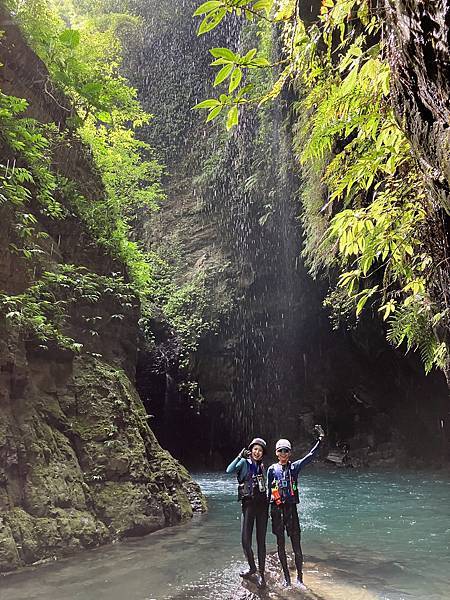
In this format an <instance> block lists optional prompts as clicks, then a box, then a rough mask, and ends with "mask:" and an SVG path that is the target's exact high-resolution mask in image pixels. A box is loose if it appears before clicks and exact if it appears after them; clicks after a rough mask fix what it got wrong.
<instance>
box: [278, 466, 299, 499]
mask: <svg viewBox="0 0 450 600" xmlns="http://www.w3.org/2000/svg"><path fill="white" fill-rule="evenodd" d="M272 469H273V482H272V489H271V499H272V501H273V502H275V504H285V503H289V504H294V503H295V504H298V502H299V497H298V484H297V480H296V479H294V478H293V477H292V470H291V464H290V463H288V465H287V467H286V469H283V466H282V465H280V464H278V463H277V464H275V465H273V466H272Z"/></svg>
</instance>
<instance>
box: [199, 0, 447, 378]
mask: <svg viewBox="0 0 450 600" xmlns="http://www.w3.org/2000/svg"><path fill="white" fill-rule="evenodd" d="M263 9H264V11H265V12H264V14H263V13H262V12H259V11H262V10H263ZM249 10H250V11H253V12H249ZM231 13H234V14H236V15H239V14H241V15H242V16H243V17H244V18H246V19H253V18H254V17H258V16H259V17H261V16H262V15H263V18H264V19H265V20H267V21H270V22H272V23H274V24H275V23H277V22H283V23H284V26H283V33H282V38H283V43H284V57H285V58H284V60H283V61H282V62H281V63H280V66H281V67H282V68H281V71H279V72H278V77H277V79H276V80H275V81H274V82H273V83H272V85H271V87H270V89H269V90H266V91H265V92H263V93H261V91H259V93H258V94H255V93H254V91H253V90H252V88H251V87H250V88H249V87H248V85H247V83H248V82H247V81H245V75H246V74H247V71H248V70H249V69H251V68H256V67H257V66H260V67H261V68H264V69H273V67H274V66H275V65H273V64H271V63H270V62H269V61H267V60H266V62H265V63H264V64H263V63H261V65H255V64H252V61H254V60H258V53H257V52H254V50H250V51H249V52H247V54H245V53H244V54H242V55H236V54H235V53H232V52H231V51H230V50H229V49H227V48H215V49H212V50H211V53H212V54H213V56H214V57H215V58H216V60H215V61H214V62H213V63H212V64H213V66H218V67H220V69H221V70H220V71H219V73H218V74H217V75H216V78H215V82H214V83H215V85H217V86H218V85H221V84H223V83H227V81H228V94H221V95H220V96H219V97H218V98H215V99H213V98H211V99H208V100H206V101H203V102H201V103H199V104H198V105H197V106H196V107H195V108H200V109H207V110H209V115H208V121H209V120H212V119H214V118H216V117H217V116H218V115H219V114H220V113H221V112H222V110H223V109H226V110H227V121H226V124H227V128H228V129H229V128H231V127H233V126H234V125H236V124H237V122H238V109H239V106H240V105H245V104H258V106H261V104H263V103H265V102H267V101H268V100H272V99H274V98H276V97H277V96H278V95H279V94H280V92H281V90H282V89H283V88H284V87H285V86H286V85H287V84H292V83H293V84H294V85H295V87H296V89H297V91H298V95H299V97H300V100H299V101H297V102H296V105H295V109H296V114H297V115H298V123H297V125H296V126H295V129H294V133H295V147H296V151H297V154H298V157H299V161H300V162H301V163H302V165H303V173H304V174H305V177H304V186H303V193H302V205H303V212H302V222H303V225H304V229H305V233H306V242H305V249H304V253H303V254H304V256H305V257H306V261H307V264H308V266H309V267H310V270H311V272H312V274H313V275H317V274H318V273H319V272H320V271H321V269H323V268H330V267H336V266H337V267H338V269H339V272H340V277H339V281H338V290H336V293H334V292H333V291H332V292H331V294H332V295H337V296H339V297H340V300H341V301H340V302H338V306H340V307H341V309H342V311H343V312H344V313H347V314H348V309H349V306H350V305H351V306H353V307H354V311H355V315H356V317H358V316H359V314H360V313H361V311H362V310H363V308H364V306H366V305H367V306H369V305H370V306H376V305H378V310H379V312H380V313H381V314H382V316H383V318H384V320H385V321H387V323H388V326H389V331H388V339H389V340H390V341H391V342H392V343H394V344H396V345H399V344H401V343H403V342H406V347H407V349H410V348H418V349H419V350H420V352H421V355H422V358H423V360H424V364H425V369H426V370H427V371H429V370H430V368H431V366H433V365H434V366H437V367H439V368H443V365H444V364H445V363H446V361H448V348H447V346H446V343H445V341H440V340H439V339H438V337H437V336H436V334H435V333H434V331H435V328H434V326H433V321H434V319H435V317H436V315H440V321H441V326H442V327H443V328H444V329H446V330H448V327H449V319H448V314H447V312H446V310H445V307H444V308H443V307H441V306H440V301H439V300H436V297H437V296H436V294H431V292H430V290H431V289H432V287H433V286H434V285H435V284H436V279H437V277H436V272H437V266H436V263H435V261H437V260H439V257H433V255H432V253H431V251H430V250H429V248H430V243H429V242H427V239H426V236H425V234H424V232H425V230H426V224H427V223H428V222H430V221H431V220H432V219H431V217H432V215H433V211H434V207H433V205H432V202H431V201H430V198H429V197H428V194H427V191H426V189H425V184H424V181H423V177H422V175H421V171H420V169H419V165H418V164H417V162H416V160H415V159H414V157H413V155H412V152H411V149H410V145H409V143H408V140H407V139H406V136H405V134H404V132H403V131H402V129H401V127H400V126H399V124H398V123H397V122H396V120H395V117H394V114H393V110H392V107H391V105H390V101H389V88H390V69H389V65H388V64H387V62H386V61H385V59H384V54H383V43H384V41H383V37H382V32H381V21H380V19H379V16H378V14H377V13H375V12H374V11H373V7H372V5H371V3H370V2H369V1H368V0H323V2H322V6H321V8H320V14H319V15H317V17H318V18H317V21H316V22H313V24H312V25H309V26H307V25H305V23H303V22H302V21H301V19H300V18H299V17H298V13H297V3H296V2H295V1H294V0H280V1H279V2H277V3H274V2H267V3H264V6H262V5H259V4H258V5H257V4H254V3H251V2H234V1H233V0H230V1H228V0H224V1H220V2H219V1H218V2H206V3H204V4H203V5H202V6H201V7H200V8H199V9H198V10H197V11H196V13H194V14H195V16H202V19H203V20H202V22H201V24H200V28H199V34H203V33H205V32H207V31H210V30H211V29H213V28H214V27H216V26H217V25H218V24H219V23H220V22H221V21H222V20H223V19H224V18H225V16H226V15H228V14H231ZM243 57H246V58H247V63H246V62H245V60H243ZM277 66H278V65H277ZM235 72H238V73H239V75H238V76H236V81H237V84H236V85H235V84H234V82H232V75H233V73H235ZM241 82H242V84H241ZM244 86H247V87H244ZM339 290H340V291H339ZM342 291H344V292H345V293H346V297H347V300H345V298H344V296H343V295H342ZM329 303H330V302H328V304H329ZM418 315H420V318H418ZM416 317H417V319H418V320H417V323H416V326H414V327H412V326H410V324H411V323H413V322H414V319H415V318H416Z"/></svg>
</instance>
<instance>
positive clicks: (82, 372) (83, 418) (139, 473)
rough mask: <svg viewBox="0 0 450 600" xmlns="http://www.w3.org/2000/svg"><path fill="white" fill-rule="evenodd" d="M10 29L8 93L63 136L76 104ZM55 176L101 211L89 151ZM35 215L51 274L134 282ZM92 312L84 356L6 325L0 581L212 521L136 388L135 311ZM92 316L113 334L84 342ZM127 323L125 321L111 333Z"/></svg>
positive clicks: (0, 372) (11, 259)
mask: <svg viewBox="0 0 450 600" xmlns="http://www.w3.org/2000/svg"><path fill="white" fill-rule="evenodd" d="M0 29H1V30H2V31H5V32H6V33H5V35H4V36H3V37H2V45H1V59H2V60H1V62H2V63H5V68H4V69H0V78H2V81H1V84H2V90H3V91H5V92H6V93H8V94H16V95H17V96H20V97H26V98H27V100H28V102H29V103H30V108H29V110H28V115H29V116H31V117H34V118H37V119H39V120H41V121H44V122H53V121H57V122H58V121H60V125H61V127H62V128H64V123H65V118H63V117H62V116H61V108H60V107H59V105H61V104H64V103H65V102H68V101H67V99H66V98H61V97H60V96H59V95H57V96H54V95H50V94H47V93H45V89H44V84H45V81H47V74H46V71H45V67H44V65H43V63H42V62H41V61H40V60H39V59H38V58H37V56H36V55H35V54H34V53H33V52H32V51H31V50H30V49H29V48H28V47H27V46H26V44H25V42H24V40H23V39H22V36H21V34H20V33H19V31H18V29H17V28H16V27H15V26H14V25H13V24H12V23H11V20H10V19H9V17H8V16H7V15H6V14H5V13H4V11H3V9H0ZM55 98H57V99H58V102H57V103H56V101H55ZM63 112H64V111H63ZM60 116H61V118H59V117H60ZM69 137H70V136H69ZM2 152H3V153H4V154H5V156H6V158H8V157H11V156H12V154H11V150H10V149H8V148H3V147H2ZM5 160H6V159H5ZM55 168H57V169H58V170H59V172H60V173H61V174H62V175H64V176H67V177H69V178H74V179H75V180H76V182H77V184H79V188H80V191H81V192H86V193H89V198H91V199H92V201H95V198H96V197H97V195H100V194H102V193H103V188H102V185H101V182H100V181H99V178H98V175H97V174H96V173H95V171H94V170H93V169H92V165H91V163H90V161H89V158H88V157H87V154H86V152H85V150H84V149H83V148H82V147H81V145H80V143H79V142H77V141H73V142H72V144H68V145H67V147H66V146H65V145H61V148H60V153H59V155H58V165H55ZM61 200H62V202H64V198H62V199H61ZM28 208H29V210H30V211H31V212H33V214H34V215H35V216H36V219H37V222H38V225H37V226H38V227H39V228H40V229H42V231H45V232H46V233H47V235H48V238H46V242H45V243H47V242H48V244H49V248H51V249H52V251H51V252H44V254H45V261H46V264H45V267H46V268H48V269H52V268H54V267H56V266H57V263H58V262H64V263H67V264H75V265H82V266H84V267H86V268H87V269H89V270H90V272H91V273H94V274H95V273H97V274H98V275H106V274H107V275H111V274H112V273H124V275H125V277H126V273H125V270H124V266H123V265H121V264H120V263H118V262H117V260H114V259H113V258H112V257H110V256H108V255H107V254H106V253H105V252H104V250H102V249H101V248H99V247H98V246H97V245H96V243H95V241H94V239H93V238H92V237H91V236H90V234H89V232H88V231H87V230H86V228H85V226H84V225H83V223H82V222H81V221H80V220H78V219H77V218H76V217H75V216H73V215H71V216H70V217H67V219H61V220H58V219H54V220H50V219H47V218H46V217H45V216H44V215H42V214H41V212H40V211H39V210H38V209H37V208H36V206H35V205H34V203H33V202H30V206H29V207H28ZM12 223H13V221H12V214H11V211H10V210H8V208H7V207H5V206H0V232H1V234H2V238H1V246H0V289H1V290H2V292H4V293H9V294H16V293H20V292H22V291H23V290H25V289H26V288H27V286H28V285H30V283H32V278H33V276H34V275H33V273H32V270H30V268H29V265H28V263H27V262H26V261H24V260H23V259H22V258H21V257H20V256H19V255H17V254H13V253H12V252H11V251H10V250H11V249H10V243H11V242H12V241H13V237H12V236H13V230H14V228H13V225H12ZM53 249H54V251H53ZM87 304H88V305H84V306H83V303H82V302H79V303H77V305H76V306H75V307H74V308H73V310H72V312H71V314H70V315H69V321H68V325H67V332H66V333H67V334H68V335H70V336H71V337H72V338H73V339H75V340H77V341H79V342H81V343H83V344H84V348H83V352H81V353H80V354H79V355H76V356H75V355H74V354H73V353H72V352H71V351H69V350H64V349H62V348H60V347H58V346H56V344H54V343H52V342H51V341H50V342H48V343H47V345H46V346H45V345H43V344H40V343H39V342H37V341H36V340H35V339H33V337H32V336H31V335H29V333H28V332H24V331H18V330H14V329H11V328H9V327H8V326H7V323H6V322H5V319H4V318H3V317H1V318H0V511H1V517H0V571H8V570H12V569H15V568H17V567H19V566H23V565H27V564H31V563H34V562H36V561H41V560H45V559H48V558H53V557H60V556H65V555H68V554H71V553H73V552H76V551H79V550H81V549H83V548H91V547H95V546H98V545H100V544H104V543H107V542H110V541H113V540H116V539H119V538H121V537H124V536H127V535H128V536H130V535H144V534H146V533H149V532H151V531H154V530H155V529H158V528H161V527H164V526H167V525H173V524H176V523H179V522H181V521H183V520H186V519H188V518H190V517H191V516H192V513H193V510H205V500H204V498H203V496H202V494H201V491H200V489H199V487H198V486H197V485H196V484H195V483H194V482H193V481H192V479H191V478H190V476H189V474H188V473H187V471H186V470H185V469H184V468H183V467H182V466H181V465H180V464H179V463H178V462H177V461H176V460H174V459H173V458H172V457H171V456H170V455H169V454H168V453H167V452H166V451H164V450H163V449H162V448H161V446H160V445H159V443H158V442H157V440H156V438H155V436H154V435H153V433H152V431H151V430H150V428H149V425H148V422H147V415H146V412H145V408H144V406H143V404H142V402H141V400H140V398H139V396H138V394H137V392H136V390H135V387H134V384H133V380H134V376H135V368H136V357H137V339H138V319H139V306H138V303H137V301H136V302H135V303H134V304H132V303H129V305H128V306H126V307H124V306H122V305H121V303H120V301H119V300H118V299H117V298H115V297H114V296H113V295H110V296H108V297H106V296H102V299H101V300H99V301H98V302H97V303H96V304H95V306H94V305H92V303H91V304H89V303H87ZM89 311H91V313H92V314H95V316H96V318H101V319H102V320H103V322H104V323H108V326H107V327H103V328H102V329H100V330H99V332H98V335H97V336H95V337H93V336H92V335H90V334H89V332H87V331H86V321H85V320H84V319H85V316H86V312H87V314H88V316H89V314H90V313H89ZM119 312H120V313H121V314H122V315H123V318H122V319H120V320H119V319H116V320H115V321H112V320H111V319H110V316H111V315H113V314H117V313H119Z"/></svg>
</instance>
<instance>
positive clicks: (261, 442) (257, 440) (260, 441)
mask: <svg viewBox="0 0 450 600" xmlns="http://www.w3.org/2000/svg"><path fill="white" fill-rule="evenodd" d="M256 444H258V446H261V448H262V449H263V452H264V453H265V452H266V448H267V444H266V442H265V441H264V440H263V439H262V438H258V437H257V438H253V439H252V441H251V442H250V444H249V445H248V449H249V450H251V449H252V448H253V446H255V445H256Z"/></svg>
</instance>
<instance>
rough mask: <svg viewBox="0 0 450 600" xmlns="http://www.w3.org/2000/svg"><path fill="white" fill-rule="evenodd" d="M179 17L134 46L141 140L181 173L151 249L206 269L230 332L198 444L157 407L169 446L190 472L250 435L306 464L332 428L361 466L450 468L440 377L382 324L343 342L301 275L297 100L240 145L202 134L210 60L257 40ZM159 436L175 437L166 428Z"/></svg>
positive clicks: (148, 24)
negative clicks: (144, 127)
mask: <svg viewBox="0 0 450 600" xmlns="http://www.w3.org/2000/svg"><path fill="white" fill-rule="evenodd" d="M169 4H170V3H167V2H165V0H161V1H160V2H159V3H158V11H160V12H161V13H163V14H164V15H165V17H164V19H165V20H164V25H163V26H160V25H159V24H158V27H155V21H153V20H152V19H153V16H152V15H148V14H147V13H146V11H145V7H143V5H141V4H139V6H141V13H140V14H141V15H142V16H143V18H144V19H145V26H144V32H145V33H144V35H143V36H142V37H141V38H139V37H136V38H134V39H133V41H132V42H131V44H130V45H127V48H128V52H129V56H128V73H129V75H130V77H132V78H133V83H134V85H136V87H137V88H138V90H139V93H140V98H141V100H142V102H143V103H144V105H145V106H146V108H147V110H149V111H150V112H152V113H153V114H155V125H156V126H155V128H154V129H152V130H151V132H150V131H144V132H143V136H144V138H145V139H146V140H149V141H151V143H153V144H154V145H156V146H158V147H161V148H167V151H166V153H165V155H164V158H165V160H166V162H167V163H168V167H169V169H168V170H169V173H168V177H167V178H168V188H167V189H168V198H167V201H166V202H165V203H164V205H163V207H162V210H161V211H160V213H159V214H158V215H157V217H156V219H155V220H154V222H150V223H147V224H146V225H144V229H145V230H146V231H147V233H148V235H147V237H145V235H144V237H145V239H146V242H147V244H148V245H149V247H150V248H152V249H154V248H159V249H161V248H162V249H163V251H164V248H165V247H166V246H167V242H168V240H173V241H175V243H176V245H177V247H178V248H179V255H180V256H181V257H182V259H181V261H179V263H178V268H179V272H180V277H182V278H185V279H186V280H189V279H190V278H192V277H194V276H195V274H196V272H197V271H198V270H199V269H201V268H204V269H207V268H208V267H211V268H212V269H213V270H214V273H215V276H214V277H212V278H211V279H210V280H209V282H208V285H209V286H210V287H209V289H210V305H209V310H210V311H212V312H213V313H214V314H215V315H216V316H217V317H218V319H219V322H220V325H219V327H218V331H217V333H215V334H214V335H210V336H203V337H202V339H201V340H200V345H199V348H198V351H197V352H196V354H195V356H192V357H191V369H192V372H193V374H194V375H195V376H196V378H197V380H198V382H199V384H200V390H201V392H202V396H203V397H204V399H205V402H204V403H203V405H202V408H201V410H200V414H199V415H193V416H192V418H190V419H189V421H188V422H189V427H188V428H187V431H186V427H185V425H186V411H185V412H183V411H182V410H180V411H179V413H178V415H179V418H174V417H173V415H172V414H171V413H170V410H171V408H170V407H171V406H172V404H171V402H170V401H169V402H168V403H166V404H164V405H161V406H160V412H159V414H160V415H164V414H166V415H168V420H169V421H170V423H171V424H172V426H173V427H175V429H179V430H180V431H183V433H184V435H183V437H182V438H181V437H179V438H177V439H176V441H175V442H173V441H172V442H171V441H170V440H167V443H169V444H170V443H173V444H174V451H176V453H177V455H179V456H185V457H186V458H187V459H189V460H191V461H198V460H200V459H201V460H204V461H205V462H208V463H209V464H217V465H218V464H221V463H222V462H223V460H224V459H223V458H222V456H223V455H224V454H228V453H232V452H234V449H235V448H236V447H240V446H242V443H243V442H244V441H245V439H246V438H247V437H248V436H253V435H254V434H258V435H263V437H264V436H266V437H267V438H269V439H273V438H276V437H277V436H283V437H284V436H288V437H289V436H292V438H293V439H294V440H296V442H297V445H298V446H301V447H304V448H305V449H306V448H307V447H308V444H309V443H310V440H311V437H310V432H311V428H312V425H313V424H314V423H315V422H318V421H320V422H322V423H324V424H326V427H327V430H328V433H329V444H330V445H331V446H333V445H334V444H335V443H337V442H342V441H346V442H347V443H349V444H350V446H351V448H352V451H353V453H354V455H355V456H356V457H357V458H358V461H359V462H362V463H365V464H383V463H385V462H388V463H389V462H390V463H399V462H404V463H410V462H411V461H413V462H414V461H418V462H423V463H430V462H437V463H440V462H441V461H445V460H447V458H446V457H447V453H448V448H447V443H448V440H447V437H446V434H444V433H443V432H442V429H441V426H440V422H441V419H443V418H444V417H445V415H446V414H447V396H448V392H447V388H446V384H445V380H444V378H443V377H442V375H441V374H437V373H434V374H432V375H430V376H429V377H428V378H427V377H425V375H424V374H423V371H422V367H421V365H420V363H419V360H418V359H417V358H416V357H414V356H409V357H406V358H405V357H404V356H403V355H402V353H401V351H399V350H396V349H393V348H392V347H390V346H389V345H388V344H387V343H386V342H385V340H384V334H383V327H382V324H381V323H380V322H379V321H377V319H376V318H375V317H374V316H373V315H368V316H366V317H364V318H362V319H361V321H360V323H359V324H358V326H357V327H355V328H352V329H350V330H345V329H340V330H338V331H334V330H332V327H331V324H330V322H329V319H328V315H327V312H326V311H325V309H324V308H323V306H322V302H323V298H324V296H325V295H326V288H327V282H326V281H313V280H312V279H311V277H310V276H309V275H308V273H307V270H306V268H305V266H304V264H303V262H302V259H301V257H300V254H301V248H302V232H301V229H300V226H299V221H298V218H297V215H298V212H299V206H298V204H297V199H296V196H297V190H298V188H299V186H300V185H301V181H302V173H301V171H300V169H299V167H298V165H296V164H295V161H294V159H293V154H292V150H291V142H292V139H291V136H292V132H291V123H290V121H289V114H288V111H287V110H286V106H287V105H289V104H291V102H292V100H293V99H292V98H288V97H284V98H282V99H281V102H280V103H279V104H278V105H277V106H275V107H273V108H271V109H267V110H265V111H263V113H262V114H261V113H260V114H259V115H255V114H251V113H244V114H242V115H241V118H240V125H239V127H238V128H236V130H235V131H234V132H233V133H231V134H230V135H229V136H227V135H226V134H224V133H223V131H221V127H222V124H221V123H219V125H218V126H217V127H216V126H214V125H213V126H211V125H210V124H207V125H205V124H204V123H203V121H202V117H201V116H200V117H199V115H198V113H196V112H195V111H194V112H193V111H192V110H191V107H192V106H193V105H194V104H195V103H196V102H199V101H200V100H202V99H204V98H207V97H210V96H211V95H212V94H211V93H210V92H211V90H210V88H209V83H208V82H209V81H210V79H211V71H212V69H209V67H208V60H209V59H208V56H209V55H208V48H209V47H211V46H229V47H231V48H236V47H238V45H239V43H240V36H241V35H249V34H248V32H241V31H240V30H239V27H237V26H236V23H234V22H233V23H232V22H231V21H230V22H225V24H224V25H223V26H222V27H221V28H220V29H219V31H215V32H214V33H213V34H212V37H211V36H209V37H208V36H204V37H202V38H200V39H199V38H197V37H196V31H195V24H193V23H192V20H191V14H192V12H193V10H194V8H195V6H196V4H197V3H196V2H195V1H187V2H183V3H181V4H180V5H178V6H177V9H176V11H174V12H170V11H168V10H167V7H168V5H169ZM309 4H310V5H312V4H315V5H317V3H312V2H311V3H309ZM305 10H309V8H308V3H307V5H306V6H305ZM174 31H175V32H176V37H177V40H178V41H179V44H177V45H176V46H175V45H174V44H173V42H172V40H173V35H174ZM276 43H277V42H276V38H274V39H272V41H271V45H272V48H273V49H274V50H275V48H276ZM249 47H252V46H249ZM174 65H176V68H174ZM180 85H181V86H182V88H183V92H182V93H180V91H179V90H180ZM175 139H177V140H178V141H179V143H177V144H176V145H175V146H174V145H173V140H175ZM155 232H156V233H155ZM224 300H225V301H226V302H225V306H226V307H227V311H226V312H225V311H223V310H222V307H223V306H224V304H223V301H224ZM166 390H167V388H166ZM140 391H141V392H142V393H143V394H145V383H144V384H143V386H142V387H140ZM168 398H173V396H171V392H170V390H169V391H168ZM280 407H282V414H283V416H282V418H280V416H279V415H280ZM160 422H161V435H162V436H164V428H165V426H164V418H163V416H162V417H161V421H160ZM189 432H190V433H189Z"/></svg>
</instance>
